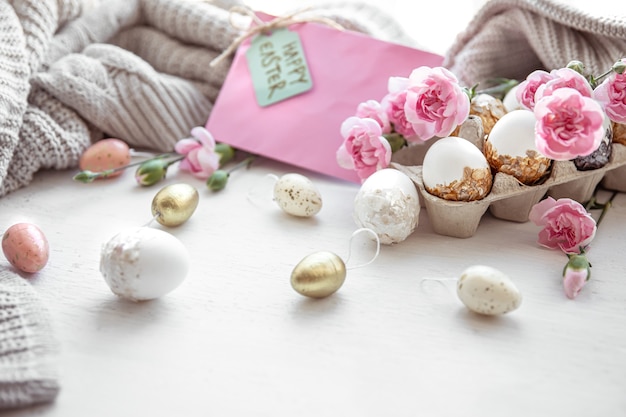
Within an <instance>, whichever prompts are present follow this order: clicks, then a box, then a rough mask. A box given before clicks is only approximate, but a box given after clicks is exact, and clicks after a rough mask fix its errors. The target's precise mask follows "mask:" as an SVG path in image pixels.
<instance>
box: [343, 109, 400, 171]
mask: <svg viewBox="0 0 626 417" xmlns="http://www.w3.org/2000/svg"><path fill="white" fill-rule="evenodd" d="M341 136H343V138H344V141H343V143H342V144H341V146H340V147H339V149H338V150H337V163H338V164H339V166H341V167H342V168H346V169H354V170H355V171H356V173H357V175H358V176H359V178H360V179H361V181H364V180H365V179H366V178H367V177H369V176H370V175H372V174H373V173H374V172H376V171H378V170H380V169H383V168H387V167H388V166H389V163H390V162H391V146H389V142H387V139H385V138H384V137H383V136H382V129H381V127H380V125H379V124H378V122H377V121H376V120H374V119H368V118H365V119H361V118H359V117H349V118H347V119H346V120H345V121H344V122H343V123H342V124H341Z"/></svg>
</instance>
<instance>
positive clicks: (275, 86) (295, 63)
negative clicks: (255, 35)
mask: <svg viewBox="0 0 626 417" xmlns="http://www.w3.org/2000/svg"><path fill="white" fill-rule="evenodd" d="M259 53H260V58H261V68H262V69H263V71H264V73H265V76H266V79H267V92H268V96H267V99H268V100H271V99H272V98H273V96H274V94H275V93H276V92H277V91H280V90H282V89H284V88H286V87H287V86H292V85H294V84H300V83H302V84H306V83H308V82H309V79H308V77H307V74H308V72H307V67H306V61H305V60H304V57H303V56H302V55H301V54H300V49H299V48H298V43H297V42H296V41H293V42H289V43H286V44H284V45H282V48H280V49H278V50H277V49H276V47H275V45H274V44H273V43H272V42H271V41H269V40H267V41H265V42H263V43H262V44H261V45H260V46H259Z"/></svg>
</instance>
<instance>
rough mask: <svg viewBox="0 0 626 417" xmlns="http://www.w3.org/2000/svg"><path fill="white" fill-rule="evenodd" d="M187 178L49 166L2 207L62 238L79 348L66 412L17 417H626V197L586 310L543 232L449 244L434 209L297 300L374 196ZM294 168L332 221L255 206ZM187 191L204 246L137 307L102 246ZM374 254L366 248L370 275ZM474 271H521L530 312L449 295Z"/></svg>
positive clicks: (36, 280) (64, 374) (72, 331)
mask: <svg viewBox="0 0 626 417" xmlns="http://www.w3.org/2000/svg"><path fill="white" fill-rule="evenodd" d="M171 169H172V170H171V171H170V173H169V175H168V178H167V179H166V181H165V182H164V183H161V184H159V185H157V186H155V187H152V188H140V187H139V186H136V185H135V182H134V179H133V175H132V174H133V173H132V172H127V173H125V174H124V175H123V176H122V177H121V178H119V179H117V180H110V181H102V182H97V183H93V184H80V183H75V182H73V181H72V180H71V176H72V174H73V172H45V173H41V174H40V175H37V177H36V178H35V180H34V182H33V184H32V185H31V186H29V187H27V188H25V189H22V190H20V191H17V192H15V193H12V194H10V195H8V196H6V197H5V198H3V199H0V224H1V225H4V226H7V225H10V224H13V223H15V222H17V221H30V222H34V223H36V224H38V225H39V226H40V227H41V228H42V230H44V232H45V233H46V235H47V237H48V239H49V241H50V246H51V257H50V261H49V264H48V265H47V266H46V267H45V269H44V270H42V271H41V272H40V273H38V274H37V275H36V276H35V277H33V278H32V279H31V282H32V285H33V286H34V288H35V289H36V291H37V293H38V294H39V295H40V297H41V298H42V300H43V302H44V304H45V305H46V306H47V307H48V309H49V310H50V312H51V316H52V321H53V326H54V330H55V335H56V336H57V338H58V340H59V342H60V344H61V354H60V358H59V368H60V374H61V375H60V381H61V385H62V391H61V392H60V395H59V397H58V398H57V400H56V402H55V403H53V404H51V405H45V406H40V407H34V408H30V409H24V410H20V411H16V412H10V413H8V414H7V415H10V416H32V415H45V416H59V417H61V416H62V417H73V416H76V417H78V416H91V417H96V416H114V415H119V416H131V415H139V416H153V417H156V416H173V415H177V416H206V415H213V416H244V415H245V416H340V415H343V416H383V415H384V416H416V415H427V416H460V415H464V416H475V415H484V416H529V415H533V416H570V417H571V416H581V417H582V416H585V417H588V416H618V415H624V412H625V411H626V396H624V392H626V333H625V332H624V328H625V326H626V282H625V281H624V265H625V264H624V259H623V256H622V254H623V253H624V251H625V250H626V242H625V240H624V233H625V231H626V226H625V224H626V196H625V195H623V194H620V195H618V197H617V198H616V200H615V202H614V206H613V208H612V209H611V211H610V212H609V214H608V215H607V216H606V218H605V219H604V220H603V222H602V224H601V226H600V230H599V231H598V235H597V237H596V239H595V240H594V242H593V248H592V250H591V252H590V253H589V258H590V260H591V262H592V263H593V265H594V266H593V278H592V281H591V282H590V283H589V284H588V285H587V287H585V288H584V290H583V292H582V293H581V294H580V296H579V297H578V298H577V299H576V300H574V301H572V300H568V299H567V298H566V297H565V296H564V294H563V291H562V287H561V283H560V274H561V270H562V268H563V266H564V264H565V262H566V258H565V256H564V255H562V254H561V253H559V252H557V251H551V250H548V249H542V248H540V247H538V246H537V245H536V237H537V232H538V230H537V227H536V226H534V225H533V224H531V223H523V224H520V223H511V222H506V221H502V220H497V219H495V218H493V217H491V216H490V215H489V214H487V215H486V216H485V217H484V218H483V219H482V221H481V224H480V226H479V228H478V230H477V233H476V234H475V235H474V236H473V237H472V238H469V239H456V238H450V237H444V236H440V235H437V234H435V233H434V232H433V231H432V229H431V228H430V226H429V222H428V214H427V213H426V211H425V210H422V213H421V215H420V224H419V226H418V229H417V231H416V232H415V233H414V234H412V235H411V236H410V237H409V238H408V239H407V240H406V241H404V242H402V243H400V244H397V245H394V246H383V247H382V249H381V253H380V255H379V257H378V258H377V259H376V260H375V261H374V262H373V263H372V264H370V265H369V266H365V267H362V268H357V269H353V270H350V271H348V277H347V279H346V283H345V284H344V286H343V287H342V288H341V289H340V290H339V292H338V293H336V294H334V295H332V296H331V297H329V298H327V299H323V300H310V299H306V298H304V297H302V296H300V295H299V294H297V293H296V292H294V291H293V290H292V289H291V286H290V283H289V277H290V274H291V270H292V269H293V267H294V266H295V265H296V263H297V262H298V261H299V260H300V259H301V258H303V257H304V256H306V255H308V254H310V253H312V252H315V251H319V250H329V251H333V252H335V253H337V254H338V255H339V256H341V257H343V258H344V259H345V257H346V255H347V251H348V243H349V239H350V236H351V234H352V232H353V231H354V230H355V229H356V225H355V224H354V222H353V220H352V217H351V215H352V205H353V204H352V203H353V199H354V197H355V195H356V193H357V191H358V188H359V187H358V185H356V184H351V183H346V182H341V181H336V180H333V179H330V178H328V177H323V176H318V175H315V174H312V173H309V172H303V171H299V170H297V169H295V168H293V167H290V166H286V165H282V164H279V163H276V162H273V161H269V160H266V159H260V160H259V161H258V162H257V163H256V164H255V165H253V166H252V167H251V168H250V169H249V170H242V171H236V172H235V173H233V175H232V177H231V182H230V184H229V185H228V187H227V188H226V189H225V190H223V192H221V193H218V194H212V193H211V192H209V191H208V190H207V189H205V188H204V186H203V184H202V183H201V182H199V181H197V180H195V179H193V178H192V177H190V176H188V175H185V174H183V173H177V171H176V169H175V167H172V168H171ZM287 172H300V173H303V174H305V175H307V176H308V177H309V178H311V179H312V180H313V181H314V182H315V184H316V185H317V187H318V188H319V190H320V192H321V193H322V196H323V199H324V207H323V209H322V211H321V212H320V213H319V214H318V215H317V216H316V217H315V218H313V219H308V220H303V219H297V218H292V217H289V216H288V215H286V214H284V213H283V212H282V211H281V210H280V209H279V208H278V206H275V205H274V203H273V202H272V201H271V200H270V199H269V198H268V199H267V200H265V199H263V198H259V197H258V196H257V197H256V200H254V201H256V204H252V203H251V202H250V200H248V199H247V196H248V195H249V193H250V192H251V190H253V191H255V192H256V191H258V190H260V188H259V187H261V189H262V187H263V185H261V184H262V183H263V177H264V176H265V175H266V174H269V173H271V174H276V175H282V174H284V173H287ZM177 182H187V183H190V184H193V185H194V186H196V187H197V188H198V189H199V191H200V196H201V198H200V204H199V206H198V208H197V210H196V212H195V214H194V215H193V217H192V218H191V219H190V220H189V221H188V222H187V223H185V224H184V225H182V226H180V227H178V228H175V229H167V230H168V231H170V232H171V233H172V234H174V235H175V236H177V237H178V238H179V239H180V240H181V241H182V242H183V243H184V244H185V246H186V247H187V248H188V249H189V251H190V254H191V258H192V265H191V270H190V273H189V275H188V277H187V279H186V280H185V281H184V282H183V284H182V285H181V286H180V287H179V288H178V289H176V290H175V291H173V292H172V293H170V294H169V295H166V296H165V297H163V298H161V299H158V300H155V301H150V302H143V303H133V302H126V301H123V300H121V299H118V298H117V297H116V296H114V295H113V294H112V293H111V291H110V290H109V288H108V287H107V285H106V284H105V282H104V280H103V279H102V277H101V275H100V273H99V270H98V268H99V254H100V246H101V245H102V243H104V242H105V241H107V240H108V239H109V238H110V237H111V236H112V235H113V234H115V233H117V232H118V231H120V230H122V229H124V228H127V227H134V226H140V225H143V224H145V223H146V222H147V221H148V220H149V219H150V218H151V213H150V204H151V201H152V198H153V196H154V195H155V194H156V192H157V191H158V189H160V188H161V187H162V186H164V185H166V184H171V183H177ZM602 195H603V196H604V195H605V194H602ZM595 214H596V215H597V214H598V213H595ZM155 224H156V223H155ZM156 225H157V226H158V227H161V226H159V225H158V224H156ZM373 250H374V247H373V243H372V241H371V240H369V239H362V240H359V239H355V241H353V252H352V253H353V257H352V261H353V262H354V264H353V265H355V264H357V263H358V262H360V261H364V260H367V259H368V258H370V257H371V256H372V254H373ZM352 261H351V262H352ZM473 264H486V265H490V266H493V267H495V268H498V269H501V270H502V271H504V272H505V273H507V274H508V275H509V276H510V277H511V279H513V280H514V282H515V283H516V285H517V286H518V288H519V289H520V290H521V291H522V293H523V296H524V300H523V303H522V305H521V307H520V309H519V310H517V311H514V312H512V313H510V314H509V315H506V316H502V317H496V318H486V317H482V316H478V315H476V314H473V313H471V312H469V311H468V310H467V309H466V308H465V307H464V306H463V305H462V304H461V303H460V301H458V300H457V298H456V296H455V294H454V292H453V291H452V290H451V289H450V288H449V285H450V284H451V283H452V282H451V281H444V282H443V283H441V282H438V281H436V280H437V279H446V278H453V277H455V276H458V275H459V274H460V272H461V271H462V270H463V269H465V268H466V267H468V266H470V265H473ZM5 266H6V262H5ZM446 284H447V285H446Z"/></svg>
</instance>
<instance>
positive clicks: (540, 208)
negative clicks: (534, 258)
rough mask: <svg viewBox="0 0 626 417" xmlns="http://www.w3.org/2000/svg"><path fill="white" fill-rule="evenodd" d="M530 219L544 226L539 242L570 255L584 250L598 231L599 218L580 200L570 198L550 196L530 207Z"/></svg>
mask: <svg viewBox="0 0 626 417" xmlns="http://www.w3.org/2000/svg"><path fill="white" fill-rule="evenodd" d="M528 218H529V220H530V221H532V222H533V223H535V224H536V225H537V226H541V227H542V228H543V229H542V230H541V231H540V232H539V238H538V242H539V244H540V245H542V246H545V247H547V248H550V249H557V248H558V249H561V250H562V251H563V252H565V253H567V254H577V253H580V251H581V248H582V249H584V248H585V247H587V245H589V243H591V241H592V240H593V238H594V236H595V234H596V221H595V220H594V219H593V217H591V215H590V214H589V213H588V212H587V211H586V210H585V208H584V207H583V206H582V205H581V204H580V203H578V202H576V201H574V200H572V199H569V198H560V199H558V200H555V199H554V198H552V197H548V198H546V199H545V200H542V201H540V202H539V203H537V204H535V205H534V206H533V208H532V209H531V210H530V214H529V216H528Z"/></svg>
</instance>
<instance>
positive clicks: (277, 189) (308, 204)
mask: <svg viewBox="0 0 626 417" xmlns="http://www.w3.org/2000/svg"><path fill="white" fill-rule="evenodd" d="M274 201H276V203H277V204H278V206H279V207H280V208H281V209H282V210H283V211H284V212H285V213H287V214H290V215H292V216H296V217H312V216H315V215H316V214H317V213H319V211H320V210H321V209H322V195H321V194H320V192H319V191H318V190H317V188H316V187H315V184H313V181H311V180H310V179H308V178H307V177H305V176H304V175H300V174H295V173H291V174H285V175H283V176H282V177H280V178H279V179H278V181H276V184H274Z"/></svg>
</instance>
